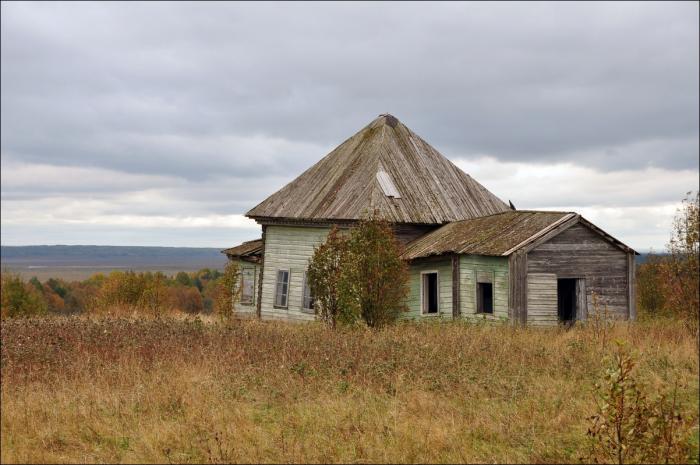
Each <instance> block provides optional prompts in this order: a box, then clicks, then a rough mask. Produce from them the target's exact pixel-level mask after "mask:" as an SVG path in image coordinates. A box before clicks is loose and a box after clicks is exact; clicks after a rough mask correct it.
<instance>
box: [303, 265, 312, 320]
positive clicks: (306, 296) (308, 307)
mask: <svg viewBox="0 0 700 465" xmlns="http://www.w3.org/2000/svg"><path fill="white" fill-rule="evenodd" d="M301 300H302V302H301V311H302V312H304V313H314V296H313V295H311V287H309V281H308V279H307V276H306V272H304V293H303V297H302V299H301Z"/></svg>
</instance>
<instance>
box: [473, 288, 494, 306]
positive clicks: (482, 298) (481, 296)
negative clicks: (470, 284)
mask: <svg viewBox="0 0 700 465" xmlns="http://www.w3.org/2000/svg"><path fill="white" fill-rule="evenodd" d="M476 311H477V312H479V313H493V284H492V283H478V284H477V287H476Z"/></svg>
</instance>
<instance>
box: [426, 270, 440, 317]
mask: <svg viewBox="0 0 700 465" xmlns="http://www.w3.org/2000/svg"><path fill="white" fill-rule="evenodd" d="M437 312H438V275H437V273H425V274H423V313H437Z"/></svg>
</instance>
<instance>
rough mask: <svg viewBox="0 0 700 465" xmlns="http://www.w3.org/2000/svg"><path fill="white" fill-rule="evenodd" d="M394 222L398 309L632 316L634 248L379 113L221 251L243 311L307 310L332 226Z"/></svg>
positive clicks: (559, 317) (523, 316)
mask: <svg viewBox="0 0 700 465" xmlns="http://www.w3.org/2000/svg"><path fill="white" fill-rule="evenodd" d="M368 212H378V213H379V214H380V215H381V216H382V217H384V218H386V219H388V220H389V221H390V222H391V223H392V224H393V225H394V231H395V233H396V235H397V237H398V238H399V239H400V240H401V241H402V242H403V243H404V244H405V251H404V258H405V259H406V260H407V261H408V262H409V264H410V293H409V297H408V301H407V302H406V303H407V306H408V308H409V312H407V313H406V314H405V315H404V316H405V318H481V319H489V320H500V319H504V320H509V321H511V322H513V323H519V324H531V325H552V324H557V323H559V322H572V321H575V320H583V319H586V318H587V317H588V316H589V315H590V314H591V313H592V312H594V311H595V308H596V307H595V306H594V300H595V302H597V304H598V305H597V306H598V308H600V309H607V311H608V312H609V314H610V315H612V316H614V317H618V318H623V319H634V318H635V317H636V311H635V305H634V302H635V298H634V256H635V254H636V252H635V251H634V250H632V249H631V248H629V247H628V246H626V245H624V244H623V243H622V242H620V241H619V240H617V239H615V238H613V237H612V236H610V235H609V234H607V233H605V232H604V231H603V230H601V229H600V228H598V227H596V226H595V225H593V224H592V223H590V222H589V221H587V220H586V219H584V218H583V217H581V216H580V215H578V214H576V213H574V212H549V211H519V210H515V209H512V208H511V207H509V205H508V204H506V203H505V202H503V201H502V200H501V199H499V198H498V197H496V196H495V195H494V194H492V193H491V192H489V191H488V190H487V189H486V188H485V187H484V186H482V185H481V184H479V183H478V182H477V181H476V180H474V179H472V178H471V177H470V176H469V175H468V174H466V173H464V172H463V171H462V170H460V169H459V168H458V167H456V166H455V165H454V164H452V162H450V161H449V160H448V159H447V158H445V157H443V156H442V155H441V154H440V153H439V152H438V151H437V150H435V149H434V148H433V147H431V146H430V145H429V144H428V143H427V142H425V141H424V140H423V139H421V138H420V137H419V136H417V135H416V134H415V133H413V132H412V131H411V130H410V129H408V128H407V127H406V126H405V125H403V124H402V123H401V122H400V121H399V120H398V119H396V118H395V117H393V116H391V115H380V116H379V117H378V118H377V119H375V120H374V121H372V122H371V123H370V124H369V125H367V126H366V127H365V128H363V129H362V130H360V131H359V132H358V133H357V134H355V135H354V136H352V137H351V138H349V139H348V140H346V141H345V142H343V143H342V144H341V145H339V146H338V147H337V148H336V149H335V150H333V151H332V152H331V153H329V154H328V155H326V156H325V157H324V158H322V159H321V160H320V161H319V162H318V163H316V164H315V165H314V166H312V167H311V168H309V169H307V170H306V171H305V172H303V173H302V174H301V175H299V177H297V178H296V179H295V180H293V181H292V182H290V183H289V184H287V185H286V186H284V187H283V188H282V189H280V190H279V191H277V192H276V193H274V194H272V195H271V196H270V197H268V198H267V199H265V200H264V201H263V202H261V203H260V204H259V205H257V206H256V207H254V208H253V209H251V210H250V211H249V212H248V213H247V214H246V216H248V217H250V218H253V219H254V220H256V221H257V222H258V223H259V224H261V225H262V231H263V234H262V238H260V239H258V240H254V241H248V242H245V243H243V244H241V245H239V246H236V247H233V248H230V249H226V250H224V251H223V253H225V254H226V255H227V256H228V257H229V259H231V260H236V261H237V262H238V263H239V265H240V268H241V280H242V289H243V293H242V297H241V301H240V302H239V303H238V304H237V305H236V312H237V314H238V315H240V316H241V317H257V318H262V319H282V320H312V319H314V318H315V310H314V308H313V307H314V305H313V296H312V295H311V294H310V292H309V289H308V286H307V285H306V269H307V266H308V261H309V258H310V257H311V255H312V254H313V251H314V248H315V247H316V246H318V245H319V244H321V243H322V242H323V241H324V240H325V238H326V235H327V234H328V232H329V231H330V229H331V227H332V226H333V225H336V226H338V227H341V228H351V227H352V226H353V224H354V223H355V222H356V221H357V220H359V219H360V218H361V217H362V216H363V215H365V214H367V213H368Z"/></svg>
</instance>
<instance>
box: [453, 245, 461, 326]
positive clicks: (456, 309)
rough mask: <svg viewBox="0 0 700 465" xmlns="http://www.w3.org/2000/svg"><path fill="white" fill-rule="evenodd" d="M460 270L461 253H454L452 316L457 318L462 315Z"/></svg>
mask: <svg viewBox="0 0 700 465" xmlns="http://www.w3.org/2000/svg"><path fill="white" fill-rule="evenodd" d="M459 292H460V270H459V255H457V254H453V255H452V318H453V319H457V318H459V316H460V299H459Z"/></svg>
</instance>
